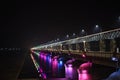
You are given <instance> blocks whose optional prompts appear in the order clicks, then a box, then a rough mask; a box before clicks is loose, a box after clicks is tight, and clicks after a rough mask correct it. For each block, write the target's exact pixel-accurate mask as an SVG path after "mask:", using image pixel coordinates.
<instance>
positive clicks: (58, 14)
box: [0, 0, 120, 48]
mask: <svg viewBox="0 0 120 80" xmlns="http://www.w3.org/2000/svg"><path fill="white" fill-rule="evenodd" d="M0 4H1V6H0V10H1V11H0V12H1V15H0V28H1V29H0V36H1V38H0V39H1V40H0V44H1V45H0V47H29V48H30V47H33V46H36V45H40V44H41V43H45V42H48V41H51V40H55V39H56V38H63V37H64V36H65V35H67V34H69V35H72V33H73V32H75V33H76V34H78V33H80V31H81V30H82V29H85V30H86V31H87V33H88V34H90V33H92V32H93V28H94V27H95V25H96V24H99V26H100V27H102V30H103V31H105V30H109V29H114V28H118V27H119V26H118V24H119V23H118V22H119V21H118V16H120V6H119V2H115V0H114V1H105V0H104V1H103V2H99V0H96V1H95V0H94V1H92V0H79V2H76V1H75V0H73V1H72V0H69V1H64V0H63V1H61V0H56V1H51V0H48V1H47V0H16V1H15V0H12V1H11V0H9V1H3V2H0Z"/></svg>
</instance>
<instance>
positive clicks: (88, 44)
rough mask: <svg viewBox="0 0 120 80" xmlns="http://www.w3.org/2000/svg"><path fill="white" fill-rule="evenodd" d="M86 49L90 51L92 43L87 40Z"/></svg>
mask: <svg viewBox="0 0 120 80" xmlns="http://www.w3.org/2000/svg"><path fill="white" fill-rule="evenodd" d="M86 50H87V51H90V43H89V42H86Z"/></svg>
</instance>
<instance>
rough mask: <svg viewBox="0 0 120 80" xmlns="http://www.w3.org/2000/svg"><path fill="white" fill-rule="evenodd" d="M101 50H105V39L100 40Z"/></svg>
mask: <svg viewBox="0 0 120 80" xmlns="http://www.w3.org/2000/svg"><path fill="white" fill-rule="evenodd" d="M100 51H101V52H104V51H105V41H104V40H100Z"/></svg>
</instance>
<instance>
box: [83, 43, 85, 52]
mask: <svg viewBox="0 0 120 80" xmlns="http://www.w3.org/2000/svg"><path fill="white" fill-rule="evenodd" d="M83 46H84V51H85V52H86V41H83Z"/></svg>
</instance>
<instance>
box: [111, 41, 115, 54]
mask: <svg viewBox="0 0 120 80" xmlns="http://www.w3.org/2000/svg"><path fill="white" fill-rule="evenodd" d="M110 48H111V52H112V53H113V52H115V48H116V41H115V40H114V39H111V41H110Z"/></svg>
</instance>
